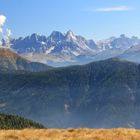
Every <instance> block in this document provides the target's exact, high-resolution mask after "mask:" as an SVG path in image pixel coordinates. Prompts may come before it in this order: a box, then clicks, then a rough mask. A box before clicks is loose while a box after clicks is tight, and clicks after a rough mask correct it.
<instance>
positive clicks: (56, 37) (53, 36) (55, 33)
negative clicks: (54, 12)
mask: <svg viewBox="0 0 140 140" xmlns="http://www.w3.org/2000/svg"><path fill="white" fill-rule="evenodd" d="M64 38H65V36H64V34H62V33H61V32H59V31H53V32H52V33H51V35H50V36H49V37H48V40H51V41H55V42H57V41H60V40H64Z"/></svg>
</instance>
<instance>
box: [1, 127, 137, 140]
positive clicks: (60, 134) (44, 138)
mask: <svg viewBox="0 0 140 140" xmlns="http://www.w3.org/2000/svg"><path fill="white" fill-rule="evenodd" d="M0 137H1V139H3V140H139V138H140V131H139V130H135V129H111V130H105V129H86V128H85V129H66V130H64V129H43V130H41V129H40V130H35V129H34V130H32V129H25V130H21V131H20V130H17V131H16V130H14V131H13V130H8V131H3V130H1V131H0Z"/></svg>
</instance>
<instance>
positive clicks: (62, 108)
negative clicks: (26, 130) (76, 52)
mask: <svg viewBox="0 0 140 140" xmlns="http://www.w3.org/2000/svg"><path fill="white" fill-rule="evenodd" d="M11 53H13V52H12V51H11ZM2 57H3V56H0V58H2ZM3 61H4V60H3ZM4 64H5V63H3V67H4ZM22 64H23V63H22ZM10 68H11V67H9V68H8V69H9V70H8V71H6V70H5V69H1V70H0V112H3V113H6V114H16V115H20V116H23V117H26V118H30V119H32V120H34V121H37V122H40V123H41V124H43V125H45V126H46V127H55V128H56V127H58V128H66V127H94V128H112V127H135V128H140V121H139V115H140V114H139V112H140V101H139V100H140V95H139V92H140V65H139V64H138V63H132V62H129V61H124V60H120V59H119V58H112V59H107V60H102V61H97V62H92V63H89V64H86V65H81V66H69V67H61V68H51V69H48V70H44V71H40V72H31V71H21V70H18V69H15V70H13V69H12V70H10Z"/></svg>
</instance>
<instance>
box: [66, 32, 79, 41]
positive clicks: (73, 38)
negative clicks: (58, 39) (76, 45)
mask: <svg viewBox="0 0 140 140" xmlns="http://www.w3.org/2000/svg"><path fill="white" fill-rule="evenodd" d="M66 40H67V41H76V40H77V37H76V35H75V34H74V33H73V32H72V31H71V30H69V31H68V32H67V33H66Z"/></svg>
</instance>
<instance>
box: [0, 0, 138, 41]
mask: <svg viewBox="0 0 140 140" xmlns="http://www.w3.org/2000/svg"><path fill="white" fill-rule="evenodd" d="M0 15H5V16H6V17H7V21H6V26H7V27H9V28H10V29H11V30H12V35H13V37H19V36H26V35H29V34H31V33H34V32H35V33H39V34H44V35H47V36H48V35H49V34H50V33H51V32H52V31H53V30H57V31H61V32H66V31H67V30H72V31H73V32H75V33H76V34H79V35H83V36H85V37H86V38H88V39H90V38H92V39H103V38H107V37H110V36H119V35H120V34H122V33H123V34H126V35H128V36H131V35H136V36H139V37H140V0H0Z"/></svg>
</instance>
